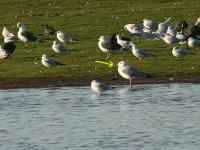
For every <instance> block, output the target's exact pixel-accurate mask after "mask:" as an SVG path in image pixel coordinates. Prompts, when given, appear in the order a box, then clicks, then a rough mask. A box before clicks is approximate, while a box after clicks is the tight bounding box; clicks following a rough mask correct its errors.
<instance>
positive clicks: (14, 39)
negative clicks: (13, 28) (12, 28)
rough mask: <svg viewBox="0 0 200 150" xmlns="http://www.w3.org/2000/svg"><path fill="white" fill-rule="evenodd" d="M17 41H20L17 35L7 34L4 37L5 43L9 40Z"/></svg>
mask: <svg viewBox="0 0 200 150" xmlns="http://www.w3.org/2000/svg"><path fill="white" fill-rule="evenodd" d="M16 41H18V38H17V37H16V36H15V35H6V36H5V37H4V42H5V43H9V42H13V43H15V42H16Z"/></svg>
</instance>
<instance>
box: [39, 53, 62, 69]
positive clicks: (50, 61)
mask: <svg viewBox="0 0 200 150" xmlns="http://www.w3.org/2000/svg"><path fill="white" fill-rule="evenodd" d="M41 62H42V64H43V65H44V66H45V67H48V68H50V67H55V66H58V65H65V64H62V63H59V62H57V61H55V60H54V59H52V58H49V57H48V56H47V55H46V54H43V55H42V60H41Z"/></svg>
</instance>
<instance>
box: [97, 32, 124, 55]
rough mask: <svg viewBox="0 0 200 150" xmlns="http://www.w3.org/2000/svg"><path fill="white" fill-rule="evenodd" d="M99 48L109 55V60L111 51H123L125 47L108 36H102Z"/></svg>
mask: <svg viewBox="0 0 200 150" xmlns="http://www.w3.org/2000/svg"><path fill="white" fill-rule="evenodd" d="M98 46H99V48H100V50H101V51H103V52H105V53H107V59H108V58H109V57H110V52H111V51H123V50H124V49H123V47H122V46H121V45H119V44H118V43H117V42H116V41H114V40H112V39H109V38H108V37H106V36H100V38H99V42H98Z"/></svg>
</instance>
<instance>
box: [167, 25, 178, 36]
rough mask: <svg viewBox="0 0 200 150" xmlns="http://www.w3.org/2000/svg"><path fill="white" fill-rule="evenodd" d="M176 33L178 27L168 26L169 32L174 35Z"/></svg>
mask: <svg viewBox="0 0 200 150" xmlns="http://www.w3.org/2000/svg"><path fill="white" fill-rule="evenodd" d="M176 33H177V31H176V28H173V27H172V26H168V28H167V34H169V35H172V36H174V35H176Z"/></svg>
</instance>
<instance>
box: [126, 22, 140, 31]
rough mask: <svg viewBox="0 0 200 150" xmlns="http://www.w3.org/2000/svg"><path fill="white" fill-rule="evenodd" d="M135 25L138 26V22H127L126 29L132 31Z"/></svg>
mask: <svg viewBox="0 0 200 150" xmlns="http://www.w3.org/2000/svg"><path fill="white" fill-rule="evenodd" d="M135 27H137V25H136V24H126V25H125V26H124V29H125V30H126V31H128V32H132V30H133V28H135Z"/></svg>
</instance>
